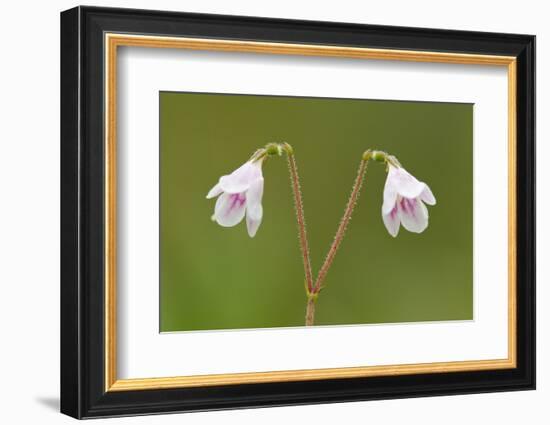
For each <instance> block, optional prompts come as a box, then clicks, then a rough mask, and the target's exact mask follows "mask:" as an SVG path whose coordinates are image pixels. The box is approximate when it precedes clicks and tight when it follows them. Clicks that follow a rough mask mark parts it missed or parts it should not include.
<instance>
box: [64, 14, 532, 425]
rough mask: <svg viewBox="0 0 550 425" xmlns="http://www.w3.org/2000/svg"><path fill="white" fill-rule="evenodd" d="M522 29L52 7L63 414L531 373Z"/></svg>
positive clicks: (518, 385)
mask: <svg viewBox="0 0 550 425" xmlns="http://www.w3.org/2000/svg"><path fill="white" fill-rule="evenodd" d="M534 70H535V37H534V36H531V35H518V34H495V33H479V32H465V31H450V30H437V29H419V28H403V27H391V26H370V25H358V24H344V23H330V22H312V21H295V20H282V19H264V18H252V17H238V16H219V15H202V14H188V13H175V12H161V11H144V10H129V9H108V8H94V7H77V8H74V9H71V10H68V11H65V12H63V13H62V14H61V104H62V107H61V116H62V122H61V195H62V202H61V211H62V217H61V222H62V230H61V245H62V247H61V249H62V252H61V254H62V277H61V411H62V412H63V413H65V414H68V415H71V416H73V417H76V418H91V417H104V416H120V415H137V414H148V413H163V412H176V411H181V412H184V411H197V410H211V409H212V410H213V409H229V408H242V407H253V406H274V405H290V404H307V403H325V402H339V401H352V400H370V399H383V398H398V397H415V396H434V395H447V394H463V393H478V392H489V391H510V390H525V389H534V388H535V218H534V214H535V208H534V206H535V181H534V178H535V169H534V166H535V134H534V129H535V125H534V122H535V110H534V105H535V102H534V101H535V71H534Z"/></svg>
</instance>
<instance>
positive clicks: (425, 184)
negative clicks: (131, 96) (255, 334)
mask: <svg viewBox="0 0 550 425" xmlns="http://www.w3.org/2000/svg"><path fill="white" fill-rule="evenodd" d="M159 97H160V98H159V105H160V116H159V117H160V118H159V119H160V141H159V146H160V167H159V169H160V229H161V230H160V232H159V234H160V293H161V296H160V315H161V319H160V331H161V332H179V331H197V330H218V329H225V330H227V329H246V328H270V327H295V326H304V325H317V326H320V325H359V324H375V323H395V322H431V321H450V320H472V319H473V205H472V204H473V160H474V158H473V143H472V142H473V109H474V105H473V104H465V103H464V104H463V103H444V102H413V101H394V100H392V101H385V100H369V99H339V98H318V97H290V96H265V95H262V96H261V95H239V94H236V95H232V94H216V93H189V92H188V93H184V92H161V93H159ZM295 189H297V191H296V190H295ZM296 196H297V198H296Z"/></svg>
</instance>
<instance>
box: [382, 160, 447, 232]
mask: <svg viewBox="0 0 550 425" xmlns="http://www.w3.org/2000/svg"><path fill="white" fill-rule="evenodd" d="M388 168H389V170H388V177H387V179H386V184H385V186H384V203H383V204H382V219H383V221H384V224H385V225H386V229H388V232H389V233H390V235H392V236H393V237H396V236H397V233H398V232H399V226H400V224H402V225H403V227H404V228H405V229H407V230H408V231H409V232H414V233H421V232H423V231H424V230H425V229H426V227H428V209H427V208H426V205H424V202H425V203H427V204H428V205H435V203H436V201H435V197H434V195H433V193H432V191H431V190H430V188H429V187H428V185H427V184H426V183H423V182H420V181H418V180H417V179H416V178H415V177H414V176H412V175H411V174H409V173H408V172H407V170H405V169H404V168H402V167H398V166H394V165H392V164H388Z"/></svg>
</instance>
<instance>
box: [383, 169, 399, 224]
mask: <svg viewBox="0 0 550 425" xmlns="http://www.w3.org/2000/svg"><path fill="white" fill-rule="evenodd" d="M396 201H397V190H396V188H395V185H394V184H393V181H392V180H391V179H390V178H389V174H388V178H387V179H386V184H385V185H384V202H383V203H382V215H384V214H389V213H390V211H391V210H393V208H394V207H395V202H396Z"/></svg>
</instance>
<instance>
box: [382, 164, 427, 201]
mask: <svg viewBox="0 0 550 425" xmlns="http://www.w3.org/2000/svg"><path fill="white" fill-rule="evenodd" d="M388 180H390V182H391V185H392V187H395V190H396V192H397V193H398V194H399V195H401V196H402V197H403V198H409V199H413V198H416V197H418V196H420V194H421V193H422V191H423V190H424V188H425V187H426V184H425V183H422V182H419V181H418V180H417V179H416V178H415V177H414V176H413V175H411V174H409V172H408V171H407V170H405V169H404V168H396V167H392V166H390V169H389V171H388Z"/></svg>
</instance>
